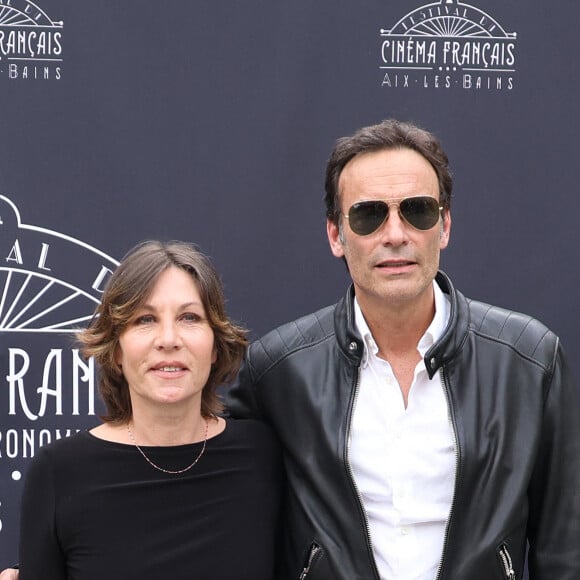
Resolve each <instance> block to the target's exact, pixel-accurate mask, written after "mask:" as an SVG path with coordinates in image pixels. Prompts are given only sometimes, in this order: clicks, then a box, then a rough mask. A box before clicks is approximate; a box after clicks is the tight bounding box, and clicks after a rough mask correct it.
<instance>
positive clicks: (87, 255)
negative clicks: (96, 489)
mask: <svg viewBox="0 0 580 580" xmlns="http://www.w3.org/2000/svg"><path fill="white" fill-rule="evenodd" d="M117 265H118V262H117V260H115V259H114V258H112V257H110V256H108V255H107V254H105V253H103V252H101V251H100V250H98V249H97V248H94V247H93V246H90V245H89V244H86V243H85V242H83V241H81V240H78V239H75V238H73V237H70V236H67V235H66V234H63V233H60V232H56V231H53V230H49V229H46V228H43V227H39V226H35V225H29V224H25V223H23V222H22V220H21V218H20V212H19V210H18V207H17V206H16V204H15V203H14V202H13V201H12V200H10V199H9V198H7V197H5V196H3V195H0V553H6V554H8V553H16V552H15V548H16V546H15V545H13V544H14V542H13V544H10V542H12V538H13V537H14V536H15V535H16V536H17V534H15V530H16V529H17V525H18V524H17V522H18V510H17V505H18V502H17V498H18V496H19V494H20V486H21V475H22V473H23V472H24V471H25V470H26V464H27V462H28V461H29V459H30V458H31V457H33V456H34V455H35V452H36V450H37V449H38V448H39V447H41V446H43V445H46V444H47V443H50V442H51V441H54V440H55V439H60V438H61V437H66V436H69V435H71V434H73V433H75V432H76V431H78V430H79V429H86V428H87V427H89V426H91V425H94V424H95V423H96V415H97V414H98V413H99V411H100V410H101V409H102V407H99V405H100V402H99V400H98V398H97V396H96V377H95V368H94V362H93V361H92V360H85V359H83V357H82V356H81V354H80V352H79V349H78V346H77V345H76V343H75V340H74V334H75V332H76V331H77V330H78V329H79V328H81V327H83V326H85V325H86V324H87V322H88V321H89V320H90V319H91V317H92V314H93V312H94V310H95V307H96V306H97V305H98V304H99V302H100V299H101V296H102V293H103V290H104V287H105V284H106V282H107V280H108V279H109V277H110V275H111V273H112V272H113V270H114V269H115V268H116V266H117ZM8 550H10V551H8Z"/></svg>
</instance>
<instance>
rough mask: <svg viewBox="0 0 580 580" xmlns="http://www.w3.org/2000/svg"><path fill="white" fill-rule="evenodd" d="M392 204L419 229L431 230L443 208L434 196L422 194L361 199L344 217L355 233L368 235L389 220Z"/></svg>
mask: <svg viewBox="0 0 580 580" xmlns="http://www.w3.org/2000/svg"><path fill="white" fill-rule="evenodd" d="M391 206H395V207H396V208H397V209H398V211H399V215H400V216H401V218H402V219H403V220H404V221H406V222H407V223H408V224H409V225H410V226H412V227H414V228H415V229H417V230H430V229H431V228H432V227H433V226H434V225H435V224H436V223H437V222H438V221H439V215H440V212H441V211H442V210H443V206H440V205H439V202H438V201H437V200H436V199H435V198H434V197H429V196H427V195H420V196H417V197H406V198H404V199H395V200H391V201H388V202H386V201H380V200H377V201H359V202H358V203H355V204H354V205H352V206H351V208H350V209H349V210H348V215H345V216H344V217H345V218H346V219H347V220H348V223H349V225H350V229H351V230H352V231H353V232H354V233H355V234H358V235H359V236H368V235H369V234H372V233H373V232H376V231H377V230H378V229H379V228H380V227H381V226H382V225H383V224H384V223H385V222H386V221H387V219H388V217H389V208H390V207H391Z"/></svg>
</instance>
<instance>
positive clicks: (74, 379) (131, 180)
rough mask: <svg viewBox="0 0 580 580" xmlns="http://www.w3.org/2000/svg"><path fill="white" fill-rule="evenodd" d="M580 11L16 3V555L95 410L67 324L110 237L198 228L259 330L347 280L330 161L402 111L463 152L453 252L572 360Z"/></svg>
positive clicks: (337, 290)
mask: <svg viewBox="0 0 580 580" xmlns="http://www.w3.org/2000/svg"><path fill="white" fill-rule="evenodd" d="M579 17H580V5H579V4H578V3H577V2H575V1H573V0H561V1H560V2H557V3H546V2H544V1H541V0H533V1H528V2H511V3H505V2H501V1H499V0H473V2H471V3H458V2H456V1H455V0H453V1H451V2H447V1H445V0H444V1H443V2H433V3H427V2H421V1H420V0H419V1H418V2H409V1H408V0H405V1H404V0H388V1H387V0H368V1H366V2H346V1H344V0H334V1H332V2H329V1H320V0H319V1H318V2H309V1H305V0H296V1H294V2H292V3H287V2H271V1H265V0H264V1H258V0H246V1H245V2H211V1H198V2H185V1H178V2H173V3H171V4H159V3H158V2H150V1H149V0H124V1H123V2H122V3H119V2H113V1H111V0H101V1H99V2H92V3H91V2H89V3H87V2H82V3H79V2H77V1H73V0H38V2H37V3H36V4H32V3H31V2H28V1H27V0H13V2H12V3H11V4H10V5H8V3H6V2H3V3H1V4H0V57H1V58H0V104H1V107H0V194H1V195H2V196H4V197H3V199H2V200H1V203H0V210H1V213H0V222H2V223H0V243H1V250H2V253H1V254H0V256H1V257H2V260H3V262H2V263H1V264H0V274H1V277H0V280H1V281H2V288H3V290H2V292H3V293H2V296H3V298H2V302H1V303H0V336H1V342H0V526H1V527H0V567H2V565H4V564H7V563H9V561H11V560H12V558H13V556H14V554H15V553H16V535H17V524H16V513H17V507H18V498H19V493H20V487H21V479H20V475H21V474H22V473H23V472H24V471H25V469H26V463H27V460H28V459H29V456H30V455H31V454H32V453H33V451H34V449H35V448H36V447H37V446H38V445H40V444H43V443H45V442H46V441H48V440H50V439H54V438H56V437H58V436H61V435H63V434H66V432H67V430H70V429H76V428H83V427H85V426H87V425H91V424H93V423H95V422H96V418H95V415H94V411H93V409H92V406H91V401H92V388H93V386H94V384H93V383H91V379H90V376H89V375H90V369H89V370H87V369H83V368H82V366H80V363H78V361H77V359H76V358H75V356H76V355H75V351H74V345H72V343H71V336H70V329H71V328H72V327H73V326H74V324H75V322H74V321H77V322H81V323H82V320H83V316H87V315H88V314H90V311H91V310H92V308H93V307H94V303H95V301H96V300H98V295H99V289H100V288H101V286H102V282H103V281H104V280H105V279H106V275H107V271H108V269H110V268H113V267H114V263H115V259H118V258H120V257H121V256H122V255H123V253H124V252H125V251H126V250H127V249H128V248H129V247H131V246H132V245H133V244H134V243H136V242H137V241H139V240H142V239H145V238H164V239H168V238H178V239H185V240H189V241H195V242H197V243H198V244H199V245H200V246H201V248H202V249H203V250H204V251H205V252H207V253H208V254H210V255H211V256H212V258H213V259H214V261H215V263H216V264H217V266H218V268H219V270H220V271H221V273H222V275H223V279H224V283H225V286H226V291H227V295H228V297H229V303H228V306H229V311H230V314H231V315H232V316H233V317H234V318H236V319H237V320H239V321H241V322H243V323H244V324H246V325H247V326H249V327H250V329H251V330H252V333H253V335H257V334H260V333H263V332H265V331H266V330H268V329H270V328H271V327H273V326H274V325H277V324H279V323H281V322H283V321H286V320H289V319H291V318H294V317H296V316H298V315H300V314H303V313H305V312H308V311H311V310H313V309H315V308H318V307H320V306H322V305H325V304H328V303H331V302H334V301H335V300H336V299H337V298H338V297H339V296H341V295H342V293H343V292H344V290H345V286H346V283H347V277H346V273H345V271H344V268H343V266H342V264H341V263H340V262H339V261H337V260H335V259H334V258H332V256H331V254H330V252H329V250H328V247H327V242H326V234H325V223H324V210H323V205H322V196H323V171H324V165H325V161H326V158H327V156H328V154H329V152H330V149H331V148H332V146H333V143H334V141H335V139H336V138H338V137H339V136H342V135H344V134H347V133H351V132H352V131H353V130H355V129H356V128H358V127H359V126H362V125H365V124H370V123H374V122H377V121H379V120H380V119H382V118H385V117H391V116H394V117H399V118H402V119H406V120H412V121H415V122H417V123H419V124H422V125H424V126H426V127H427V128H429V129H431V130H433V131H435V132H436V133H437V134H438V135H439V136H440V137H441V139H442V141H443V143H444V146H445V148H446V149H447V151H448V153H449V156H450V159H451V164H452V168H453V172H454V176H455V198H454V200H453V205H452V215H453V228H452V235H451V245H450V248H449V249H447V250H446V251H445V253H444V257H443V267H444V269H445V270H446V271H447V272H448V273H449V274H450V275H451V276H452V277H453V279H454V280H455V282H456V284H457V286H458V287H459V288H460V289H461V290H462V291H463V292H464V293H466V294H467V295H469V296H471V297H474V298H478V299H481V300H484V301H488V302H492V303H495V304H499V305H502V306H506V307H509V308H513V309H517V310H522V311H525V312H527V313H530V314H532V315H534V316H536V317H538V318H539V319H541V320H542V321H544V322H545V323H547V324H548V325H549V326H550V327H552V328H553V329H554V330H555V331H556V332H557V333H558V334H559V335H560V336H561V337H562V339H563V341H564V345H565V348H566V350H567V351H568V354H569V355H570V360H571V362H572V365H573V367H574V373H575V375H576V376H579V375H580V368H579V365H578V353H579V352H580V336H579V334H578V330H577V326H578V314H577V292H576V289H577V287H578V285H579V276H580V274H579V270H580V269H579V268H578V225H577V223H576V222H577V217H578V215H579V214H580V198H579V196H578V195H577V184H578V182H579V179H580V168H579V164H578V162H577V159H578V151H577V135H578V134H579V128H580V127H579V124H580V121H579V117H578V115H577V114H576V109H577V103H578V102H579V100H580V85H579V80H578V76H577V75H576V74H575V70H576V68H577V64H576V61H577V54H578V48H577V26H576V23H577V22H578V20H579ZM381 30H382V34H381ZM421 42H423V43H424V44H423V45H421V44H420V43H421ZM446 42H447V43H449V44H445V43H446ZM385 43H388V44H387V45H385ZM454 43H455V44H454ZM393 47H395V52H392V49H393ZM397 47H398V48H397ZM454 50H455V52H454ZM387 75H388V76H387ZM405 85H407V86H405ZM25 226H26V227H25ZM16 241H17V242H18V243H15V242H16ZM51 282H52V285H51V286H50V289H48V290H43V289H44V288H45V286H47V285H49V284H51ZM23 287H24V290H23ZM57 289H58V291H57ZM41 292H44V293H43V294H42V295H41V297H40V298H39V299H38V300H36V302H35V303H34V306H33V307H32V308H29V309H28V310H26V308H27V305H28V304H29V303H30V302H31V301H32V300H34V297H36V296H37V295H38V294H39V293H41ZM23 310H26V312H25V313H24V314H21V315H20V314H19V313H21V312H22V311H23ZM36 311H38V312H37V314H33V312H36ZM45 311H46V312H45ZM35 316H36V318H35ZM51 317H52V318H51ZM59 321H60V322H59ZM27 360H28V363H27V362H26V361H27ZM27 364H28V366H27ZM39 386H41V389H40V391H38V388H39ZM75 393H76V394H75ZM74 397H78V404H77V405H76V407H75V405H74V404H73V403H72V400H73V398H74ZM59 404H60V405H61V406H60V407H59ZM59 410H60V412H59ZM27 411H28V412H27ZM43 430H44V432H43Z"/></svg>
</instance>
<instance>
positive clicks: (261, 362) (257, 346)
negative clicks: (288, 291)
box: [246, 306, 335, 381]
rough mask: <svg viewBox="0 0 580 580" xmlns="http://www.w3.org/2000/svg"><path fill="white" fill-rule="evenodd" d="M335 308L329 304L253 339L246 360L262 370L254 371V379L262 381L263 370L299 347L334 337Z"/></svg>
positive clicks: (254, 368)
mask: <svg viewBox="0 0 580 580" xmlns="http://www.w3.org/2000/svg"><path fill="white" fill-rule="evenodd" d="M334 308H335V306H327V307H326V308H323V309H321V310H318V311H317V312H314V313H312V314H308V315H307V316H303V317H302V318H299V319H297V320H294V321H292V322H288V323H286V324H284V325H282V326H280V327H278V328H275V329H274V330H272V331H270V332H268V333H267V334H266V335H265V336H263V337H262V338H260V339H259V340H256V341H255V342H253V343H252V344H251V345H250V348H249V350H248V355H247V357H246V364H247V365H250V366H251V368H252V370H253V371H256V372H257V373H258V374H257V375H254V380H255V381H259V380H260V377H261V376H262V375H263V374H265V373H267V372H268V371H270V370H271V369H272V367H273V366H275V365H276V364H278V363H280V362H281V361H282V360H284V359H285V358H286V357H288V356H290V355H292V354H293V353H295V352H296V351H299V350H302V349H304V348H308V347H311V346H315V345H317V344H319V343H320V342H324V341H325V340H328V339H329V338H334V326H333V313H334ZM258 369H259V370H258Z"/></svg>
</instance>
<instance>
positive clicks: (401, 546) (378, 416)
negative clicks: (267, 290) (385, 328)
mask: <svg viewBox="0 0 580 580" xmlns="http://www.w3.org/2000/svg"><path fill="white" fill-rule="evenodd" d="M433 286H434V292H435V316H434V317H433V321H432V322H431V324H430V325H429V328H428V329H427V331H426V332H425V334H424V335H423V337H422V338H421V340H420V341H419V344H418V345H417V350H418V351H419V353H420V354H421V360H420V361H419V363H418V364H417V366H416V368H415V374H414V377H413V382H412V384H411V389H410V391H409V397H408V404H407V408H405V405H404V401H403V395H402V392H401V389H400V387H399V384H398V382H397V379H396V378H395V375H394V373H393V371H392V369H391V365H390V364H389V363H388V362H387V361H386V360H384V359H381V358H379V357H378V356H377V353H378V347H377V345H376V343H375V341H374V339H373V337H372V335H371V332H370V330H369V327H368V325H367V323H366V321H365V319H364V316H363V314H362V311H361V309H360V306H359V304H358V302H357V300H356V299H355V324H356V326H357V329H358V331H359V332H360V335H361V336H362V337H363V339H364V343H365V347H364V354H363V359H362V363H361V366H360V379H359V380H360V384H359V392H358V396H357V399H356V403H355V408H354V412H353V419H352V427H351V432H350V441H349V460H350V464H351V467H352V470H353V474H354V479H355V482H356V486H357V488H358V491H359V493H360V496H361V499H362V502H363V506H364V509H365V511H366V515H367V519H368V524H369V531H370V537H371V544H372V547H373V552H374V556H375V561H376V563H377V567H378V570H379V574H380V577H381V580H434V578H436V576H437V571H438V569H439V564H440V561H441V555H442V551H443V542H444V537H445V530H446V526H447V521H448V519H449V514H450V511H451V504H452V501H453V493H454V490H455V471H456V443H455V434H454V431H453V426H452V424H451V419H450V416H449V410H448V405H447V397H446V395H445V392H444V387H443V382H442V376H441V373H440V371H439V372H437V373H436V374H435V375H434V376H433V379H429V375H428V374H427V370H426V368H425V363H424V361H423V357H424V355H425V353H426V352H427V350H428V349H429V348H430V347H431V346H432V345H433V344H434V342H436V341H437V339H438V338H439V337H440V336H441V335H442V334H443V331H444V330H445V327H446V325H447V321H448V319H449V302H448V299H447V298H446V297H445V295H444V294H443V292H442V291H441V290H440V288H439V286H438V285H437V284H436V283H435V282H434V283H433Z"/></svg>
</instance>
